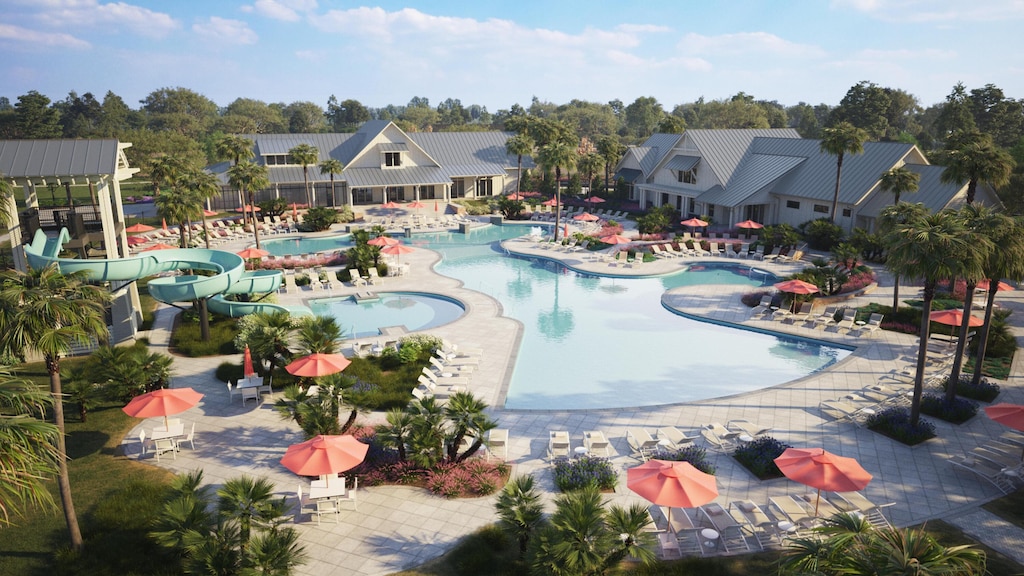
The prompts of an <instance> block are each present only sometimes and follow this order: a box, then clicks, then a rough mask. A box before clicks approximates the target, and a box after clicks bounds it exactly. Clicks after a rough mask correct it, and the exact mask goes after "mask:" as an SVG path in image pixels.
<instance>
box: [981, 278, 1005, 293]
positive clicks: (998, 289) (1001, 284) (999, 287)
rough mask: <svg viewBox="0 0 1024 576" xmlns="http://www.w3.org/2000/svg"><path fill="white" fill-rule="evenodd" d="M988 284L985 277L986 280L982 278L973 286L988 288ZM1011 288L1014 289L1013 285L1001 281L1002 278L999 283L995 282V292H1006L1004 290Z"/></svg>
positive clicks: (982, 288)
mask: <svg viewBox="0 0 1024 576" xmlns="http://www.w3.org/2000/svg"><path fill="white" fill-rule="evenodd" d="M989 286H990V283H989V280H987V279H986V280H982V281H981V282H978V285H977V286H975V287H974V288H975V290H988V287H989ZM1013 289H1014V288H1013V286H1010V285H1009V284H1007V283H1006V282H1003V281H1002V280H1000V281H999V283H998V284H996V292H1006V291H1010V290H1013Z"/></svg>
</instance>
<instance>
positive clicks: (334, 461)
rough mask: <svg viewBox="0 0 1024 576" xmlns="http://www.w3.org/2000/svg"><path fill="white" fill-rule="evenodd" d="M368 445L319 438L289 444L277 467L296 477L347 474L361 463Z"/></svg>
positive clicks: (347, 437) (340, 438)
mask: <svg viewBox="0 0 1024 576" xmlns="http://www.w3.org/2000/svg"><path fill="white" fill-rule="evenodd" d="M369 449H370V445H369V444H364V443H362V442H360V441H359V440H356V438H355V437H354V436H351V435H349V434H346V435H344V436H328V435H323V434H321V435H319V436H314V437H313V438H311V439H309V440H306V441H305V442H300V443H298V444H292V445H291V446H289V447H288V449H287V450H285V453H284V457H282V458H281V465H282V466H284V467H285V468H287V469H289V470H291V471H292V472H294V473H296V474H298V475H300V476H324V475H326V476H327V482H328V485H330V479H331V476H334V475H335V474H337V473H339V472H344V471H346V470H351V469H352V468H355V467H356V466H358V465H359V464H361V463H362V462H363V460H364V459H365V458H366V452H367V450H369Z"/></svg>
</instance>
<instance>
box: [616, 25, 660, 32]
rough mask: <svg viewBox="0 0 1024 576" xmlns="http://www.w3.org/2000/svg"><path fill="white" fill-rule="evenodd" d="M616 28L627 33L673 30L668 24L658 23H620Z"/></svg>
mask: <svg viewBox="0 0 1024 576" xmlns="http://www.w3.org/2000/svg"><path fill="white" fill-rule="evenodd" d="M615 29H616V30H619V31H620V32H625V33H627V34H658V33H662V32H671V31H672V29H671V28H669V27H668V26H659V25H657V24H619V25H618V26H616V27H615Z"/></svg>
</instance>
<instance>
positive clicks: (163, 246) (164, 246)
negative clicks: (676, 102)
mask: <svg viewBox="0 0 1024 576" xmlns="http://www.w3.org/2000/svg"><path fill="white" fill-rule="evenodd" d="M175 248H177V246H171V245H170V244H164V243H163V242H159V243H157V244H153V245H152V246H146V247H145V248H143V249H142V250H140V252H151V251H153V250H174V249H175Z"/></svg>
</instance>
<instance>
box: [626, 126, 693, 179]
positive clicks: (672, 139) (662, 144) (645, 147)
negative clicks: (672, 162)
mask: <svg viewBox="0 0 1024 576" xmlns="http://www.w3.org/2000/svg"><path fill="white" fill-rule="evenodd" d="M680 138H682V136H680V135H679V134H651V136H650V137H649V138H648V139H647V140H646V141H645V142H644V143H643V144H641V145H640V146H636V147H634V148H631V150H633V153H634V154H635V155H636V157H637V162H638V163H639V164H640V171H641V172H643V173H644V178H650V177H651V175H653V174H654V171H655V170H656V169H657V168H658V164H661V161H662V160H664V159H665V157H666V156H668V154H669V153H670V152H672V149H673V148H675V147H676V144H677V143H679V140H680Z"/></svg>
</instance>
